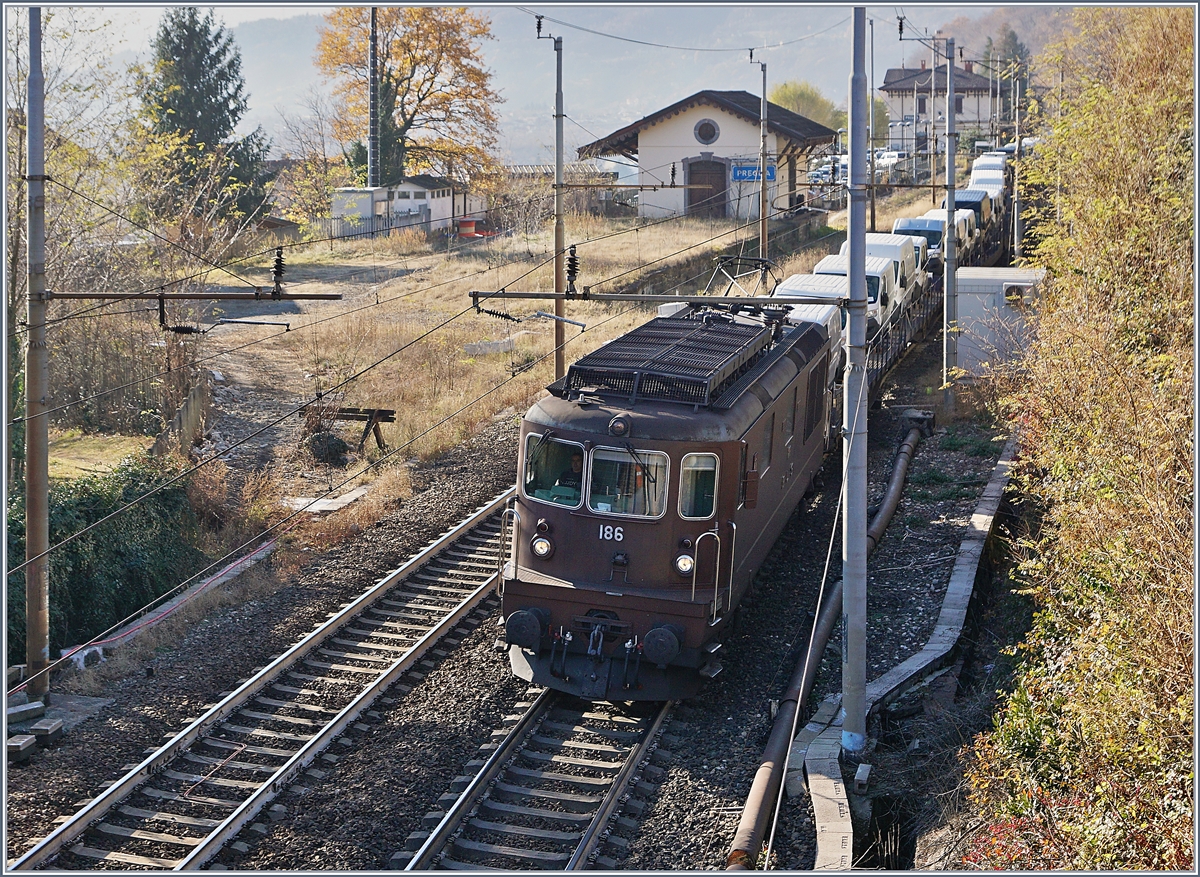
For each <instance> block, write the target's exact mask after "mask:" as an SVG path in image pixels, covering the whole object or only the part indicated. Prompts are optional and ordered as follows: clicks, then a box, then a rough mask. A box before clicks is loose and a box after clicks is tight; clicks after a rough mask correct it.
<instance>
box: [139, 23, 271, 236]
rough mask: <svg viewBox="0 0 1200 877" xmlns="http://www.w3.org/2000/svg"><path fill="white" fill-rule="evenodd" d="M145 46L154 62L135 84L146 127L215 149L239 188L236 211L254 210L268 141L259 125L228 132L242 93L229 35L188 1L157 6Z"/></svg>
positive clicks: (245, 98)
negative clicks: (139, 85) (161, 9)
mask: <svg viewBox="0 0 1200 877" xmlns="http://www.w3.org/2000/svg"><path fill="white" fill-rule="evenodd" d="M152 48H153V50H154V61H153V64H154V66H153V69H152V71H151V72H150V74H149V75H148V76H147V77H146V79H145V80H144V82H143V91H142V106H143V110H144V112H145V115H146V118H147V120H148V121H149V123H150V126H151V128H152V130H153V131H154V132H155V133H156V134H175V135H181V136H183V137H185V138H186V139H187V141H188V143H189V145H191V146H192V147H194V148H195V149H197V150H201V151H204V150H209V151H212V150H220V151H222V152H223V153H224V154H225V155H226V156H227V158H228V160H229V164H230V177H231V180H232V182H233V184H234V185H235V186H237V187H238V188H239V189H240V191H239V192H238V196H237V198H236V201H235V203H236V205H237V211H238V212H239V213H241V214H242V215H244V216H248V215H253V214H254V213H256V212H258V211H259V210H261V208H262V205H263V201H264V184H265V182H266V179H265V174H264V171H263V162H264V159H265V158H266V153H267V149H268V147H269V144H268V142H267V139H266V136H265V135H264V133H263V131H262V128H256V129H255V130H254V131H253V132H251V133H250V134H248V135H246V136H245V137H235V136H234V129H235V128H236V127H237V124H238V122H240V121H241V119H242V116H243V115H244V114H245V112H246V109H247V108H248V106H249V95H248V94H247V93H246V82H245V79H244V78H243V77H242V57H241V52H240V51H239V50H238V48H237V45H236V44H235V43H234V41H233V35H232V34H230V33H229V32H228V31H227V30H226V29H225V27H224V26H223V25H218V24H217V22H216V20H215V19H214V17H213V13H212V11H211V10H209V12H208V13H207V14H206V15H204V16H203V17H201V15H200V12H199V10H198V9H196V7H194V6H182V7H173V8H171V9H168V10H167V11H166V12H165V13H164V14H163V18H162V21H161V22H160V23H159V26H158V32H157V33H156V34H155V37H154V41H153V43H152Z"/></svg>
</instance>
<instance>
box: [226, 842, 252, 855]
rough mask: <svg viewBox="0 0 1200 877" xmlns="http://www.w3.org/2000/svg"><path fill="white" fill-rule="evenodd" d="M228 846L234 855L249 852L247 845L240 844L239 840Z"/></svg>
mask: <svg viewBox="0 0 1200 877" xmlns="http://www.w3.org/2000/svg"><path fill="white" fill-rule="evenodd" d="M230 846H231V848H232V849H233V851H234V852H235V853H248V852H250V845H249V844H245V843H242V842H241V841H240V840H239V841H235V842H234V843H232V844H230Z"/></svg>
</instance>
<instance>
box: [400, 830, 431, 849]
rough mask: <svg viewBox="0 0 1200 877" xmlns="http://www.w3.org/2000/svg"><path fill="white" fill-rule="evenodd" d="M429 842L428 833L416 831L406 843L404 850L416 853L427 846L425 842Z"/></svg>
mask: <svg viewBox="0 0 1200 877" xmlns="http://www.w3.org/2000/svg"><path fill="white" fill-rule="evenodd" d="M427 840H429V832H428V831H414V832H413V833H412V834H410V835H409V836H408V837H407V838H406V839H405V841H404V849H405V850H407V851H408V852H410V853H415V852H416V851H417V850H419V849H420V848H421V847H423V846H424V845H425V841H427Z"/></svg>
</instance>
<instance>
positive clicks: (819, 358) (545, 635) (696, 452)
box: [501, 307, 837, 700]
mask: <svg viewBox="0 0 1200 877" xmlns="http://www.w3.org/2000/svg"><path fill="white" fill-rule="evenodd" d="M733 310H735V311H736V310H737V308H736V307H735V308H734V309H733ZM743 310H745V309H743ZM833 312H834V313H836V309H833ZM786 313H787V309H786V307H781V308H778V309H768V310H766V311H763V310H759V311H757V312H753V313H752V314H751V315H749V316H747V315H735V314H732V313H727V312H724V311H720V310H712V309H707V308H705V309H693V310H687V311H684V312H683V313H681V314H677V315H675V316H670V317H658V318H656V319H653V320H651V321H650V322H648V323H646V324H645V325H642V326H640V327H638V328H636V329H634V330H633V331H631V332H629V333H627V334H625V335H623V336H621V337H620V338H617V339H615V340H613V341H611V342H609V343H608V344H606V345H604V346H603V347H601V348H599V349H598V350H596V351H594V352H592V353H590V354H588V355H586V356H584V357H582V358H581V359H580V360H579V361H578V362H576V363H575V364H574V365H572V366H571V367H570V369H569V371H568V373H567V375H566V376H565V377H564V378H563V379H561V380H559V381H556V382H555V383H554V384H552V385H550V387H548V389H549V390H550V393H551V395H549V396H547V397H545V398H543V399H542V400H541V401H539V402H538V403H537V404H536V405H534V406H533V407H532V408H531V409H530V410H529V413H528V414H526V416H525V420H524V422H523V424H522V427H521V445H520V451H519V457H518V470H517V471H518V473H519V474H518V491H517V497H516V499H515V501H514V503H513V505H512V506H511V507H510V509H509V510H508V511H507V512H506V513H505V518H504V523H505V542H504V546H505V547H504V551H505V557H506V560H507V563H506V565H505V567H504V572H503V576H502V578H503V582H502V585H503V604H502V609H501V611H502V613H503V616H504V635H505V640H506V642H507V643H508V648H509V656H510V660H511V662H512V668H513V671H514V672H515V673H516V674H517V675H518V676H520V677H522V678H524V679H528V680H530V681H532V682H534V683H537V684H539V685H544V686H548V687H550V688H555V689H560V690H563V691H568V692H571V693H573V694H575V695H578V696H580V697H584V698H588V699H593V700H667V699H678V698H682V697H688V696H691V695H692V694H694V693H695V692H696V690H697V689H698V687H699V685H700V683H701V681H702V680H703V679H704V678H705V677H712V676H715V675H716V674H717V673H718V672H720V669H721V663H720V659H721V653H720V649H721V641H722V639H723V637H724V636H725V635H726V633H727V631H728V629H729V627H730V624H731V621H732V618H733V614H734V610H736V608H737V606H738V602H739V601H740V599H741V597H742V595H743V593H744V592H745V590H746V587H747V586H748V585H749V583H750V581H751V580H752V578H753V576H754V573H755V572H756V571H757V570H758V568H759V566H760V565H761V564H762V562H763V559H764V558H765V557H766V555H767V552H768V551H769V550H770V548H771V546H772V544H773V543H774V542H775V539H776V538H777V537H778V535H779V533H780V531H781V530H782V529H783V526H784V524H785V523H786V521H787V519H788V517H789V515H790V514H791V513H792V510H793V509H794V508H795V506H796V504H797V503H798V502H799V501H800V498H801V497H802V496H803V494H804V492H805V491H806V490H807V489H808V487H809V485H810V484H811V482H812V479H813V477H814V475H815V474H816V472H817V470H818V469H819V468H820V465H821V461H822V457H823V454H824V451H825V450H826V447H827V442H828V439H829V435H828V424H829V422H830V409H831V405H832V392H831V385H830V384H831V377H832V376H831V374H830V367H831V353H834V352H833V351H832V349H831V348H832V347H833V341H831V339H830V337H829V333H830V331H831V328H830V327H831V326H836V322H837V321H836V320H834V321H832V322H831V323H817V322H807V321H801V320H795V319H793V320H788V319H787V317H786ZM834 355H836V354H835V353H834Z"/></svg>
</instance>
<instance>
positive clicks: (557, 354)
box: [537, 15, 567, 381]
mask: <svg viewBox="0 0 1200 877" xmlns="http://www.w3.org/2000/svg"><path fill="white" fill-rule="evenodd" d="M537 38H538V39H539V40H542V39H548V40H553V41H554V54H555V60H556V62H557V67H556V79H555V90H554V379H555V380H556V381H557V380H559V379H560V378H561V377H562V376H563V375H565V374H566V373H567V358H566V353H565V351H564V350H563V345H564V344H566V343H567V333H566V324H565V322H564V317H565V315H566V314H565V311H564V306H563V296H564V295H565V294H566V291H567V268H566V261H565V260H566V249H567V232H566V227H565V226H564V225H563V189H564V188H566V187H565V186H564V184H563V91H562V37H556V36H554V35H553V34H546V36H544V37H543V36H542V16H540V15H539V16H537Z"/></svg>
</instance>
